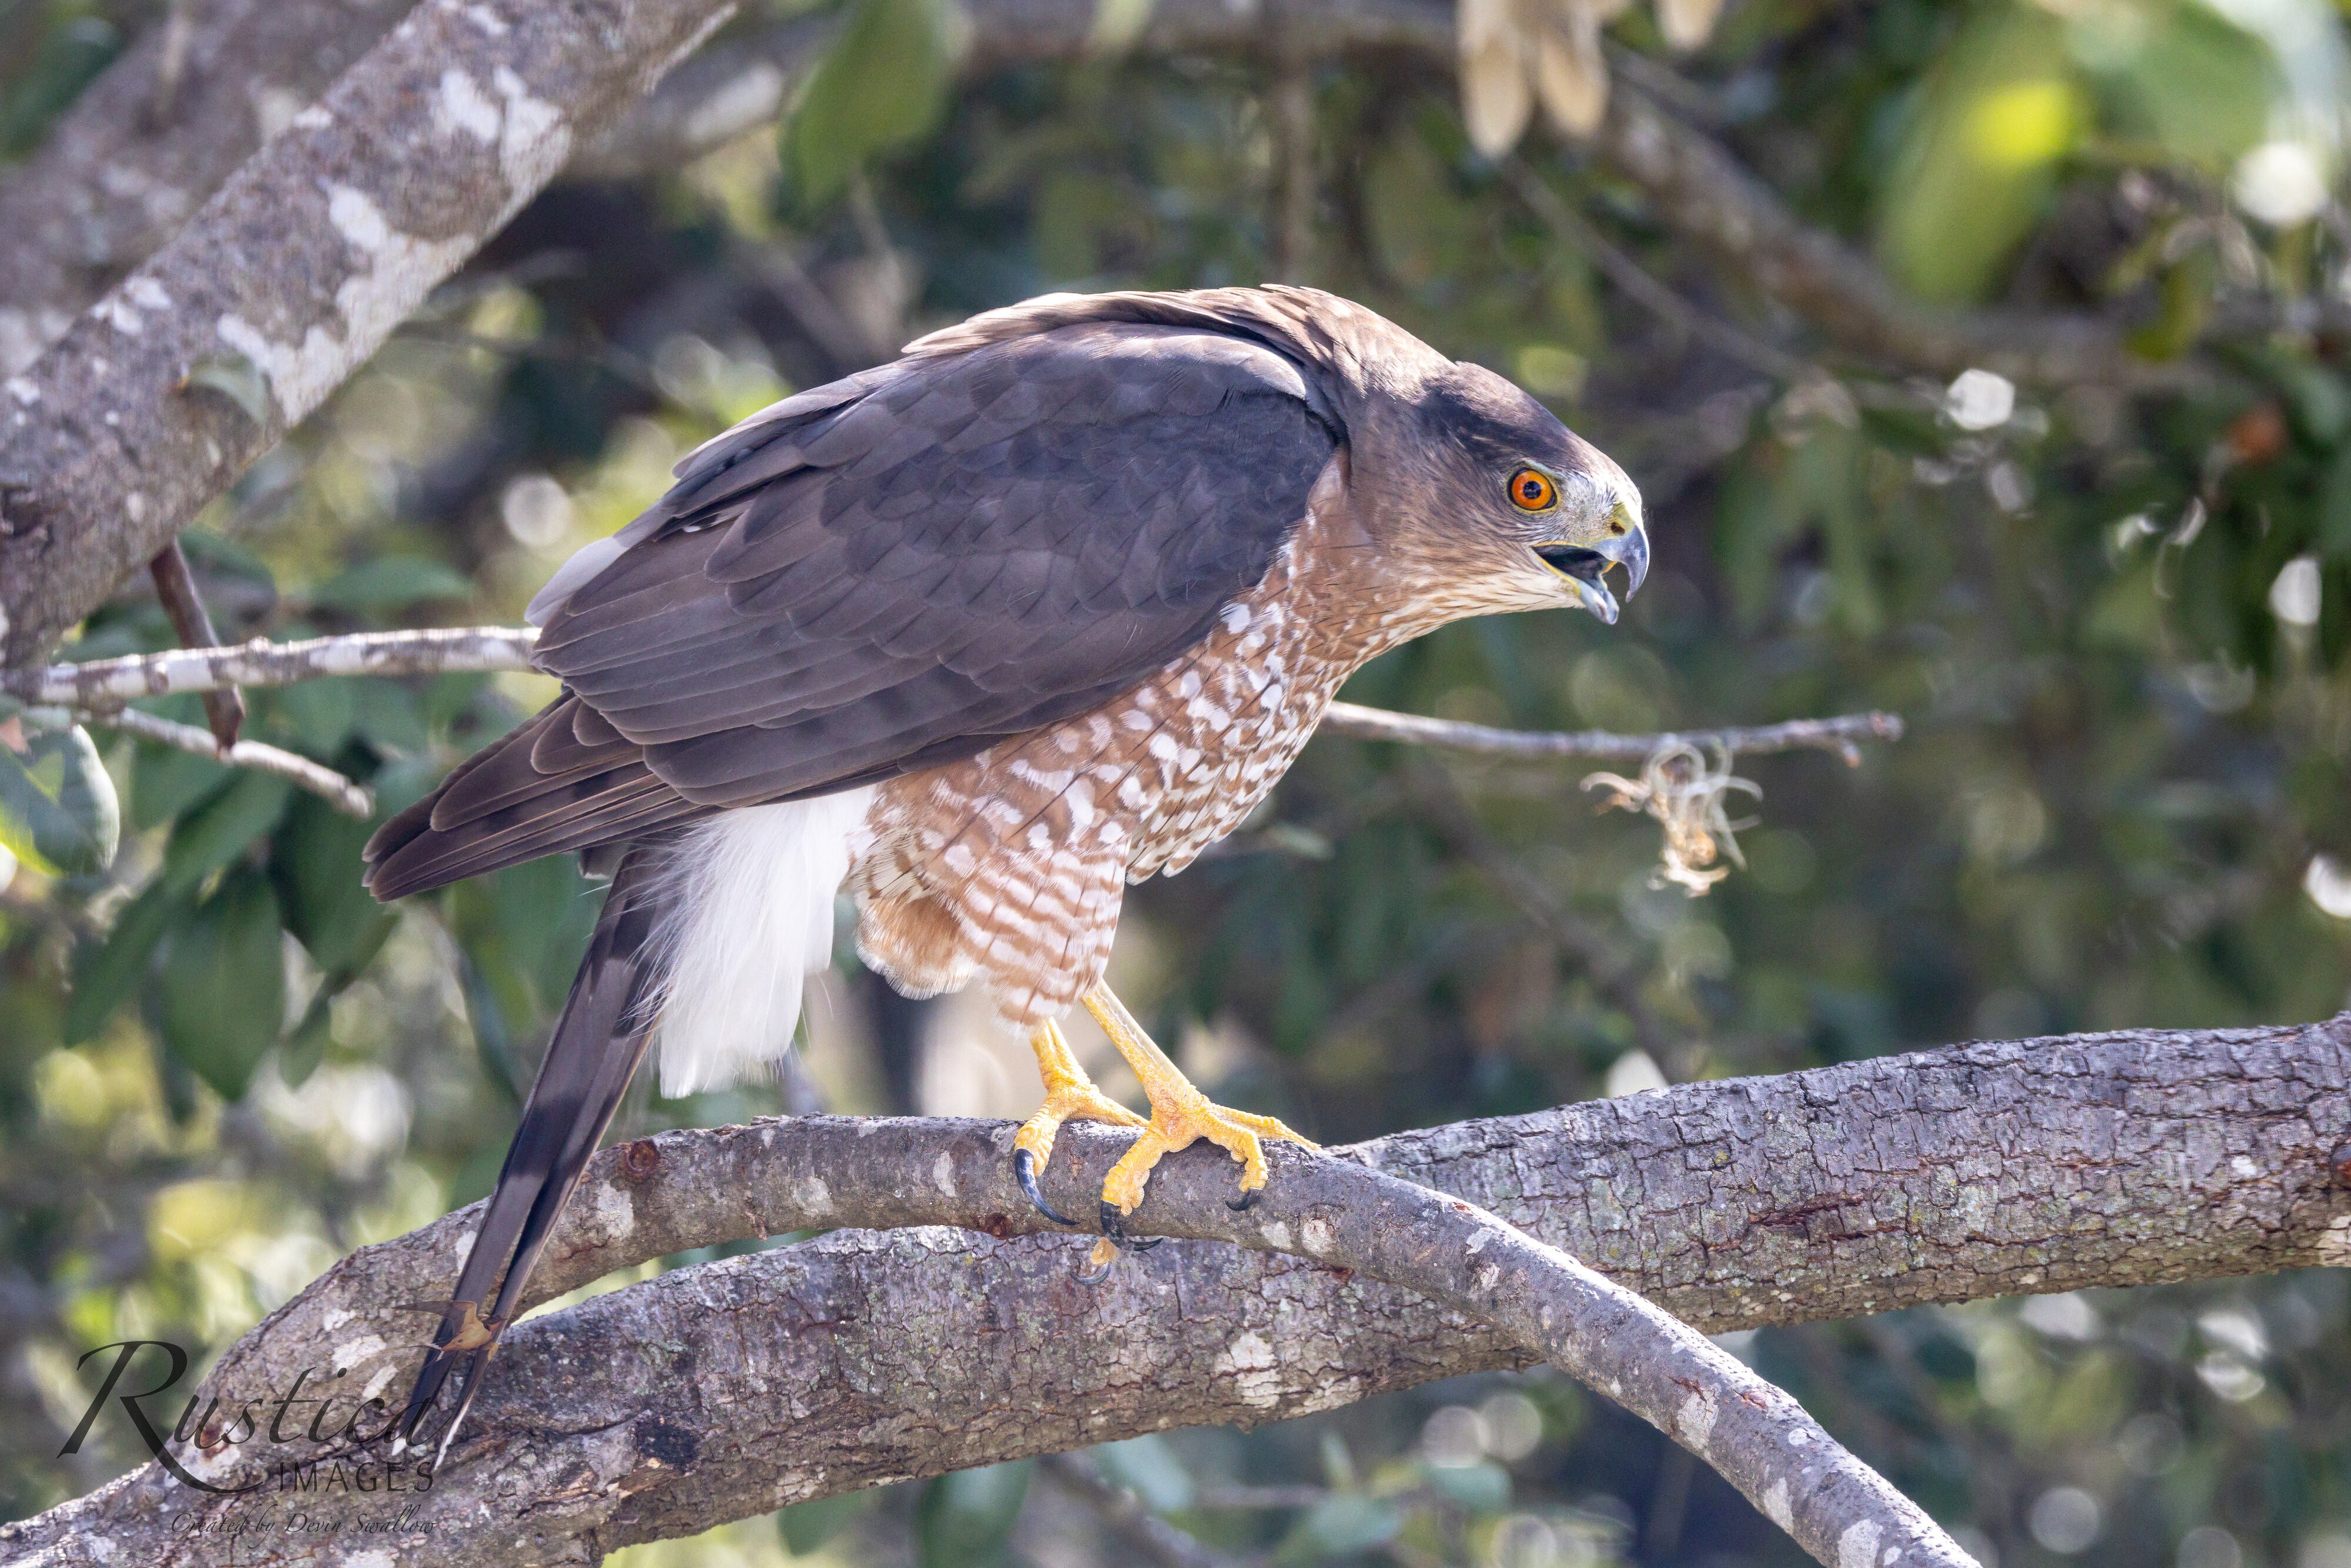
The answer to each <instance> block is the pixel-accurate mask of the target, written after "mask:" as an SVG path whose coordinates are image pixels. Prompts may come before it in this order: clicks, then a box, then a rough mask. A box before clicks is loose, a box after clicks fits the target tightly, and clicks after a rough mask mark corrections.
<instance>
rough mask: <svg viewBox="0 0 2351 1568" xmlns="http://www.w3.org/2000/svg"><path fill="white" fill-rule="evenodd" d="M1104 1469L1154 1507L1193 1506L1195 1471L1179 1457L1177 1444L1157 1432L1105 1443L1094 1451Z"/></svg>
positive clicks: (1167, 1509) (1168, 1510)
mask: <svg viewBox="0 0 2351 1568" xmlns="http://www.w3.org/2000/svg"><path fill="white" fill-rule="evenodd" d="M1093 1455H1094V1460H1095V1462H1096V1463H1097V1464H1099V1465H1101V1466H1102V1473H1103V1474H1105V1475H1107V1476H1109V1477H1110V1479H1113V1480H1114V1481H1116V1482H1117V1483H1118V1484H1119V1485H1121V1486H1123V1487H1124V1488H1126V1490H1129V1491H1131V1492H1133V1493H1134V1495H1135V1496H1137V1497H1139V1498H1141V1499H1142V1500H1144V1503H1145V1504H1146V1505H1148V1506H1149V1507H1150V1508H1151V1509H1153V1510H1154V1511H1156V1512H1159V1513H1174V1512H1175V1511H1178V1510H1179V1509H1186V1508H1189V1507H1191V1506H1192V1497H1193V1493H1194V1491H1195V1490H1196V1489H1195V1487H1194V1485H1193V1481H1192V1472H1191V1471H1189V1470H1187V1469H1185V1468H1184V1461H1183V1460H1181V1459H1179V1458H1176V1457H1175V1447H1174V1445H1172V1444H1170V1443H1169V1442H1168V1441H1167V1439H1166V1438H1165V1437H1160V1436H1159V1435H1158V1434H1156V1433H1152V1434H1149V1435H1146V1436H1144V1437H1130V1438H1128V1439H1127V1440H1126V1441H1125V1442H1123V1443H1104V1444H1102V1446H1101V1447H1100V1448H1096V1449H1094V1451H1093Z"/></svg>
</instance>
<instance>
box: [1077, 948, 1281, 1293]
mask: <svg viewBox="0 0 2351 1568" xmlns="http://www.w3.org/2000/svg"><path fill="white" fill-rule="evenodd" d="M1085 1004H1086V1011H1088V1012H1090V1013H1092V1014H1093V1015H1094V1020H1095V1021H1096V1022H1098V1023H1100V1024H1101V1025H1102V1032H1103V1033H1105V1034H1107V1035H1109V1036H1110V1040H1111V1043H1112V1044H1113V1045H1115V1046H1116V1047H1118V1051H1119V1054H1120V1055H1122V1056H1123V1057H1125V1058H1126V1060H1127V1063H1128V1065H1130V1066H1132V1067H1133V1068H1134V1073H1135V1076H1136V1077H1138V1078H1140V1079H1142V1080H1143V1092H1144V1093H1145V1094H1148V1095H1150V1096H1151V1122H1150V1124H1149V1125H1148V1126H1146V1127H1144V1129H1143V1136H1141V1137H1139V1138H1137V1139H1136V1140H1135V1141H1134V1147H1133V1148H1132V1149H1129V1150H1128V1151H1127V1152H1126V1155H1125V1157H1124V1158H1123V1159H1121V1160H1120V1161H1119V1162H1118V1164H1117V1165H1115V1166H1112V1167H1111V1173H1110V1179H1109V1180H1108V1181H1106V1182H1104V1183H1103V1184H1102V1202H1104V1203H1105V1204H1108V1205H1111V1206H1113V1207H1115V1208H1117V1210H1118V1211H1119V1212H1120V1213H1121V1214H1132V1213H1134V1206H1135V1205H1136V1204H1138V1203H1141V1202H1142V1201H1143V1187H1144V1183H1145V1182H1146V1181H1148V1180H1149V1179H1150V1177H1151V1170H1152V1167H1153V1166H1156V1165H1157V1164H1158V1163H1159V1157H1160V1156H1161V1155H1168V1154H1173V1153H1174V1152H1175V1151H1176V1150H1177V1149H1181V1148H1186V1147H1188V1146H1189V1145H1192V1144H1193V1143H1195V1142H1196V1141H1197V1140H1199V1139H1201V1138H1206V1139H1207V1140H1208V1141H1209V1142H1210V1143H1213V1144H1216V1145H1218V1146H1220V1147H1222V1148H1223V1149H1224V1150H1225V1151H1226V1152H1227V1153H1228V1154H1229V1155H1232V1156H1233V1158H1235V1159H1237V1160H1238V1161H1240V1163H1241V1190H1242V1191H1243V1192H1255V1191H1256V1190H1257V1189H1258V1188H1259V1187H1261V1186H1264V1185H1265V1148H1264V1146H1263V1145H1262V1144H1260V1143H1259V1139H1262V1138H1288V1139H1289V1140H1290V1142H1291V1143H1294V1144H1303V1145H1305V1146H1306V1147H1308V1148H1310V1149H1319V1148H1321V1147H1322V1145H1319V1144H1315V1143H1312V1142H1310V1141H1309V1140H1307V1139H1305V1138H1302V1137H1301V1136H1299V1135H1298V1134H1296V1133H1294V1132H1291V1131H1290V1129H1289V1128H1288V1127H1286V1126H1284V1125H1282V1124H1281V1123H1280V1122H1279V1121H1277V1120H1276V1119H1274V1118H1273V1117H1271V1116H1258V1115H1252V1114H1251V1113H1249V1112H1247V1111H1232V1110H1228V1109H1226V1108H1225V1107H1224V1106H1222V1105H1216V1104H1211V1103H1209V1101H1208V1097H1207V1095H1205V1094H1203V1093H1201V1092H1199V1091H1198V1090H1197V1089H1195V1088H1194V1087H1192V1081H1191V1080H1190V1079H1188V1078H1186V1077H1185V1076H1184V1074H1183V1073H1182V1072H1181V1071H1179V1070H1178V1069H1177V1068H1176V1066H1175V1063H1174V1062H1173V1061H1168V1060H1167V1053H1166V1052H1165V1051H1162V1050H1160V1049H1159V1047H1158V1045H1157V1044H1156V1043H1155V1041H1154V1040H1152V1038H1151V1037H1150V1036H1149V1035H1147V1034H1145V1033H1144V1032H1143V1026H1142V1025H1141V1024H1138V1023H1136V1022H1135V1021H1134V1014H1132V1013H1130V1012H1128V1011H1127V1010H1126V1008H1125V1006H1124V1004H1123V1003H1122V1002H1120V1000H1119V999H1118V998H1116V997H1114V996H1113V995H1111V990H1110V988H1109V987H1108V986H1096V987H1095V988H1093V989H1092V990H1091V991H1089V992H1087V993H1086V997H1085ZM1096 1251H1097V1252H1100V1251H1102V1249H1100V1248H1097V1249H1096ZM1096 1261H1097V1262H1100V1261H1102V1260H1101V1259H1099V1258H1097V1260H1096Z"/></svg>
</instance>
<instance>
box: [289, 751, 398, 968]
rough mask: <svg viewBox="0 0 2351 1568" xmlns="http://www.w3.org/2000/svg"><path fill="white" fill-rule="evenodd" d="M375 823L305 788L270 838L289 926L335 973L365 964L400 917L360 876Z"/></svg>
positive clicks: (313, 955) (318, 961) (315, 959)
mask: <svg viewBox="0 0 2351 1568" xmlns="http://www.w3.org/2000/svg"><path fill="white" fill-rule="evenodd" d="M370 831H371V827H370V824H368V823H366V822H363V821H359V820H357V819H356V818H352V817H347V816H345V815H343V813H341V812H340V811H338V810H335V809H334V808H333V807H332V806H329V805H328V804H327V802H325V801H324V800H320V799H319V798H318V797H317V796H316V795H298V796H296V797H295V798H294V800H293V801H292V802H291V803H290V804H289V805H288V806H287V809H286V814H285V816H284V817H283V818H281V819H280V820H279V821H278V824H277V832H276V833H275V835H274V836H273V837H272V839H271V841H270V848H269V869H270V872H271V873H272V880H273V882H274V883H275V885H276V887H277V902H278V907H279V908H280V909H281V910H282V911H283V912H284V914H285V917H286V928H287V930H288V931H291V932H292V933H294V936H295V937H296V939H297V940H298V941H299V942H300V943H301V944H302V946H303V947H304V949H305V950H307V951H308V953H309V955H310V957H311V960H312V961H313V962H315V963H316V964H317V965H318V966H319V968H321V969H323V970H325V971H326V973H327V974H328V976H329V977H330V978H333V977H350V976H352V975H355V974H357V973H358V972H359V971H360V969H362V968H364V967H366V966H367V963H368V960H369V959H371V958H372V957H374V956H375V955H376V953H377V951H378V949H380V948H381V947H382V946H383V944H384V940H385V938H387V937H389V936H391V935H392V926H393V925H395V924H396V923H397V917H396V916H395V915H393V914H392V911H391V910H390V909H388V908H386V907H385V906H384V905H382V904H378V903H377V902H376V901H375V897H374V895H373V894H370V893H369V892H368V890H367V889H366V888H365V887H363V886H361V885H360V870H361V866H360V849H361V848H362V847H364V846H365V845H366V843H367V841H368V834H369V832H370Z"/></svg>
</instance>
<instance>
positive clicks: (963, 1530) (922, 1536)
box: [914, 1459, 1036, 1568]
mask: <svg viewBox="0 0 2351 1568" xmlns="http://www.w3.org/2000/svg"><path fill="white" fill-rule="evenodd" d="M1035 1468H1036V1465H1035V1461H1033V1460H1029V1459H1023V1460H1021V1461H1019V1463H1017V1464H1009V1465H989V1466H987V1468H986V1469H977V1470H957V1471H956V1472H955V1473H953V1474H952V1475H944V1476H941V1477H940V1478H939V1479H936V1480H935V1481H933V1482H932V1483H931V1484H930V1485H929V1486H927V1487H925V1488H924V1489H923V1497H922V1500H921V1501H920V1502H917V1503H916V1504H915V1505H914V1548H915V1553H914V1554H915V1560H916V1561H917V1562H918V1563H921V1564H922V1568H987V1565H988V1564H991V1563H998V1562H1000V1561H1002V1560H1003V1556H1004V1543H1005V1542H1007V1541H1008V1540H1010V1539H1011V1537H1012V1526H1013V1525H1014V1524H1015V1523H1016V1522H1018V1521H1019V1518H1020V1507H1021V1505H1022V1504H1023V1503H1025V1502H1027V1501H1028V1500H1029V1472H1030V1471H1032V1470H1033V1469H1035Z"/></svg>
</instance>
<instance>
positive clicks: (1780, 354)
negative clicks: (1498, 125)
mask: <svg viewBox="0 0 2351 1568" xmlns="http://www.w3.org/2000/svg"><path fill="white" fill-rule="evenodd" d="M1501 167H1502V174H1503V177H1504V178H1505V179H1507V180H1508V181H1510V189H1511V190H1513V191H1515V192H1517V193H1518V197H1519V200H1520V201H1521V202H1524V203H1525V204H1527V206H1528V207H1529V208H1530V209H1531V211H1532V212H1533V213H1534V214H1535V216H1537V217H1539V218H1541V219H1542V221H1543V222H1544V223H1545V224H1547V225H1550V227H1551V229H1552V233H1554V234H1556V235H1559V237H1560V238H1562V239H1563V240H1565V241H1566V242H1567V243H1568V244H1569V245H1571V246H1574V247H1575V248H1576V249H1577V250H1580V251H1582V252H1583V254H1584V255H1585V256H1589V257H1591V259H1592V263H1593V266H1595V267H1599V268H1600V270H1601V271H1602V272H1604V273H1606V274H1607V275H1608V281H1609V282H1611V283H1613V284H1614V285H1615V286H1616V287H1619V288H1621V289H1623V290H1624V291H1625V294H1627V295H1628V296H1630V297H1631V298H1633V299H1634V301H1635V302H1636V303H1637V304H1639V305H1641V306H1643V307H1644V308H1646V309H1647V310H1649V311H1650V312H1651V313H1652V314H1653V315H1656V316H1657V317H1658V318H1660V319H1663V320H1664V321H1666V322H1667V324H1668V325H1670V326H1672V327H1675V328H1677V329H1679V330H1681V331H1683V332H1687V334H1689V335H1690V336H1691V337H1693V338H1696V339H1697V340H1698V341H1700V342H1702V343H1704V344H1706V345H1707V347H1708V348H1710V349H1712V350H1715V351H1716V352H1718V353H1719V354H1721V355H1722V356H1723V357H1725V358H1726V359H1729V360H1734V361H1737V362H1739V363H1740V364H1742V365H1745V366H1746V367H1747V368H1748V369H1749V370H1751V371H1755V372H1756V373H1757V374H1759V375H1766V376H1770V377H1771V379H1772V380H1773V381H1775V382H1785V383H1787V384H1788V385H1790V386H1800V385H1802V384H1803V383H1804V382H1816V381H1823V380H1826V379H1828V372H1827V371H1823V369H1821V367H1820V366H1818V365H1816V364H1813V362H1812V361H1809V360H1805V359H1800V358H1798V357H1797V356H1796V355H1794V354H1791V353H1789V352H1787V351H1786V350H1782V349H1776V348H1773V347H1772V346H1771V344H1769V343H1766V342H1764V341H1763V340H1761V339H1760V338H1756V337H1753V336H1751V335H1750V334H1749V333H1747V332H1744V331H1741V330H1740V329H1739V328H1737V327H1734V326H1732V325H1731V324H1730V323H1729V322H1728V321H1725V320H1722V319H1719V318H1717V317H1714V316H1710V315H1708V314H1707V313H1706V312H1705V311H1703V310H1700V309H1699V308H1698V307H1697V306H1695V305H1693V304H1691V303H1690V302H1689V301H1688V300H1687V299H1685V298H1682V297H1681V296H1680V295H1679V294H1678V293H1677V292H1675V290H1674V289H1673V287H1671V286H1670V285H1668V284H1667V283H1665V282H1663V281H1662V280H1660V279H1659V278H1657V277H1655V276H1653V275H1652V274H1651V273H1650V271H1649V269H1648V268H1646V267H1643V266H1642V265H1641V264H1640V263H1639V262H1637V261H1635V260H1634V259H1633V258H1632V257H1631V256H1628V255H1626V254H1625V252H1624V251H1622V250H1620V249H1618V248H1617V247H1616V246H1615V245H1614V244H1613V243H1611V242H1610V241H1609V240H1608V239H1607V238H1606V237H1605V236H1604V235H1602V234H1601V232H1600V230H1599V229H1598V228H1597V227H1596V226H1594V225H1593V223H1592V222H1591V221H1590V220H1589V219H1587V218H1586V217H1584V215H1583V214H1581V213H1579V212H1577V211H1576V210H1575V209H1574V208H1573V207H1571V206H1569V205H1568V204H1566V203H1565V202H1563V201H1562V200H1561V199H1560V196H1559V193H1558V192H1556V191H1554V190H1552V188H1551V187H1550V186H1549V185H1547V184H1545V183H1543V182H1542V180H1541V178H1539V177H1538V176H1537V175H1536V174H1535V172H1534V171H1532V170H1531V169H1529V168H1528V167H1527V166H1526V165H1525V164H1524V163H1521V162H1519V161H1518V160H1517V159H1515V158H1513V159H1509V160H1507V161H1505V162H1503V164H1502V166H1501Z"/></svg>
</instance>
